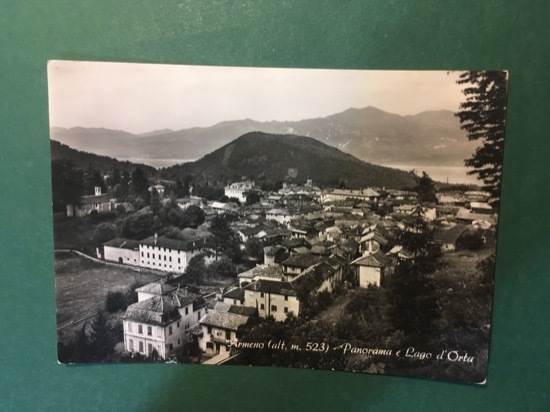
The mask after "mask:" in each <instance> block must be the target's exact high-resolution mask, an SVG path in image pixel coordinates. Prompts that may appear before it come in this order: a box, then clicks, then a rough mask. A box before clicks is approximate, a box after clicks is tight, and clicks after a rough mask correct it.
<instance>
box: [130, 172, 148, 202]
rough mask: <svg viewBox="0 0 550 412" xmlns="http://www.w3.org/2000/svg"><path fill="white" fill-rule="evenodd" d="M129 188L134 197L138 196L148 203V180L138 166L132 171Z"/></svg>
mask: <svg viewBox="0 0 550 412" xmlns="http://www.w3.org/2000/svg"><path fill="white" fill-rule="evenodd" d="M131 189H132V193H133V194H134V195H135V196H136V197H138V196H140V197H142V198H144V199H145V201H146V202H147V203H149V202H148V201H149V180H148V179H147V176H146V175H145V172H144V171H143V169H142V168H141V167H139V166H138V167H136V168H135V169H134V170H133V172H132V180H131Z"/></svg>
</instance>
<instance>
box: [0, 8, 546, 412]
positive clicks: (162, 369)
mask: <svg viewBox="0 0 550 412" xmlns="http://www.w3.org/2000/svg"><path fill="white" fill-rule="evenodd" d="M549 20H550V3H548V2H545V1H512V0H510V1H497V0H485V1H428V0H423V1H407V0H399V1H398V0H384V1H382V0H381V1H345V0H341V1H287V0H284V1H273V0H271V1H242V0H237V1H231V0H227V1H225V0H216V1H190V0H177V1H142V0H140V1H129V0H119V1H82V2H76V1H68V0H52V1H38V0H29V1H20V2H16V1H9V0H4V1H2V2H1V4H0V33H1V36H0V50H1V57H0V85H1V88H0V90H1V98H0V124H1V125H2V129H1V130H2V133H1V140H0V142H1V143H0V170H1V179H0V184H1V189H2V192H1V193H2V202H0V218H1V224H0V240H1V242H2V246H1V248H0V262H2V267H1V277H0V282H1V286H0V308H1V310H2V313H3V316H2V322H1V326H2V339H1V340H0V342H1V345H2V346H1V347H2V349H1V350H0V365H1V368H2V369H1V373H0V410H169V409H175V410H190V411H194V410H206V411H209V410H225V411H231V410H236V411H245V410H277V411H283V410H341V411H343V410H368V411H371V410H372V411H378V410H380V411H386V410H447V411H455V410H456V411H464V410H474V411H475V410H487V411H493V410H494V411H503V410H541V411H542V410H549V409H550V399H549V396H550V395H549V392H550V384H549V383H548V377H547V366H548V364H549V359H550V356H549V355H550V326H549V325H550V323H549V322H548V321H547V319H546V318H547V316H548V314H549V310H548V309H549V307H548V306H549V305H548V301H549V299H548V296H547V294H548V291H549V290H550V288H549V286H550V276H548V274H549V273H550V258H549V257H550V253H548V247H549V246H550V237H549V236H548V229H549V228H550V219H549V217H548V201H549V200H550V195H549V191H548V189H549V187H548V159H550V156H549V150H548V149H549V145H548V141H547V136H546V127H547V118H548V113H549V112H550V103H549V100H548V92H549V87H548V85H549V81H548V73H550V64H549V63H550V59H549V51H550V50H549V40H548V39H550V24H549V23H548V21H549ZM49 59H77V60H98V61H123V62H151V63H174V64H200V65H222V66H223V65H229V66H262V67H312V68H348V69H442V70H445V69H507V70H509V71H510V83H509V86H510V88H509V99H508V120H507V130H506V146H505V159H504V179H503V187H502V206H501V214H500V228H499V238H498V252H497V274H496V287H495V301H494V315H493V332H492V339H491V352H490V357H489V374H488V383H487V385H486V386H485V387H482V386H474V385H461V384H456V383H445V382H436V381H428V380H419V379H411V378H399V377H389V376H375V375H360V374H351V373H340V372H332V373H331V372H324V371H309V370H296V369H276V368H260V367H256V368H253V367H230V366H227V367H205V366H190V365H92V366H70V367H67V366H62V365H58V364H57V361H56V328H55V325H56V322H55V291H54V270H53V268H54V266H53V241H52V221H51V219H52V215H51V207H50V205H51V192H50V190H51V189H50V158H49V125H48V96H47V78H46V63H47V61H48V60H49ZM545 125H546V126H545Z"/></svg>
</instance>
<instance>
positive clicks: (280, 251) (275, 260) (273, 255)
mask: <svg viewBox="0 0 550 412" xmlns="http://www.w3.org/2000/svg"><path fill="white" fill-rule="evenodd" d="M288 256H289V252H288V250H287V249H286V248H284V247H283V246H281V245H274V246H266V247H264V265H266V266H279V264H280V263H281V262H283V261H284V260H285V259H287V258H288Z"/></svg>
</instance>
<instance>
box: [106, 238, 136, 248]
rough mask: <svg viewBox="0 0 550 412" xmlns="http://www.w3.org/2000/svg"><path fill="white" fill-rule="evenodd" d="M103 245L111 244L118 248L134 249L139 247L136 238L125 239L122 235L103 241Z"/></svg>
mask: <svg viewBox="0 0 550 412" xmlns="http://www.w3.org/2000/svg"><path fill="white" fill-rule="evenodd" d="M103 246H111V247H116V248H119V249H130V250H135V249H138V247H139V242H138V241H137V240H132V239H125V238H123V237H115V238H114V239H111V240H109V241H107V242H105V243H103Z"/></svg>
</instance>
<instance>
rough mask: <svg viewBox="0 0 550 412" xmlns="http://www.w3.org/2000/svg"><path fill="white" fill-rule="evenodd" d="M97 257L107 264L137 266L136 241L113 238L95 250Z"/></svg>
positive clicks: (137, 250)
mask: <svg viewBox="0 0 550 412" xmlns="http://www.w3.org/2000/svg"><path fill="white" fill-rule="evenodd" d="M97 257H98V258H100V259H101V258H103V259H104V260H107V261H109V262H117V263H123V264H125V265H132V266H139V264H140V260H139V242H138V241H137V240H132V239H125V238H122V237H115V238H114V239H111V240H109V241H107V242H105V243H103V244H102V245H101V247H99V248H97Z"/></svg>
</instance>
